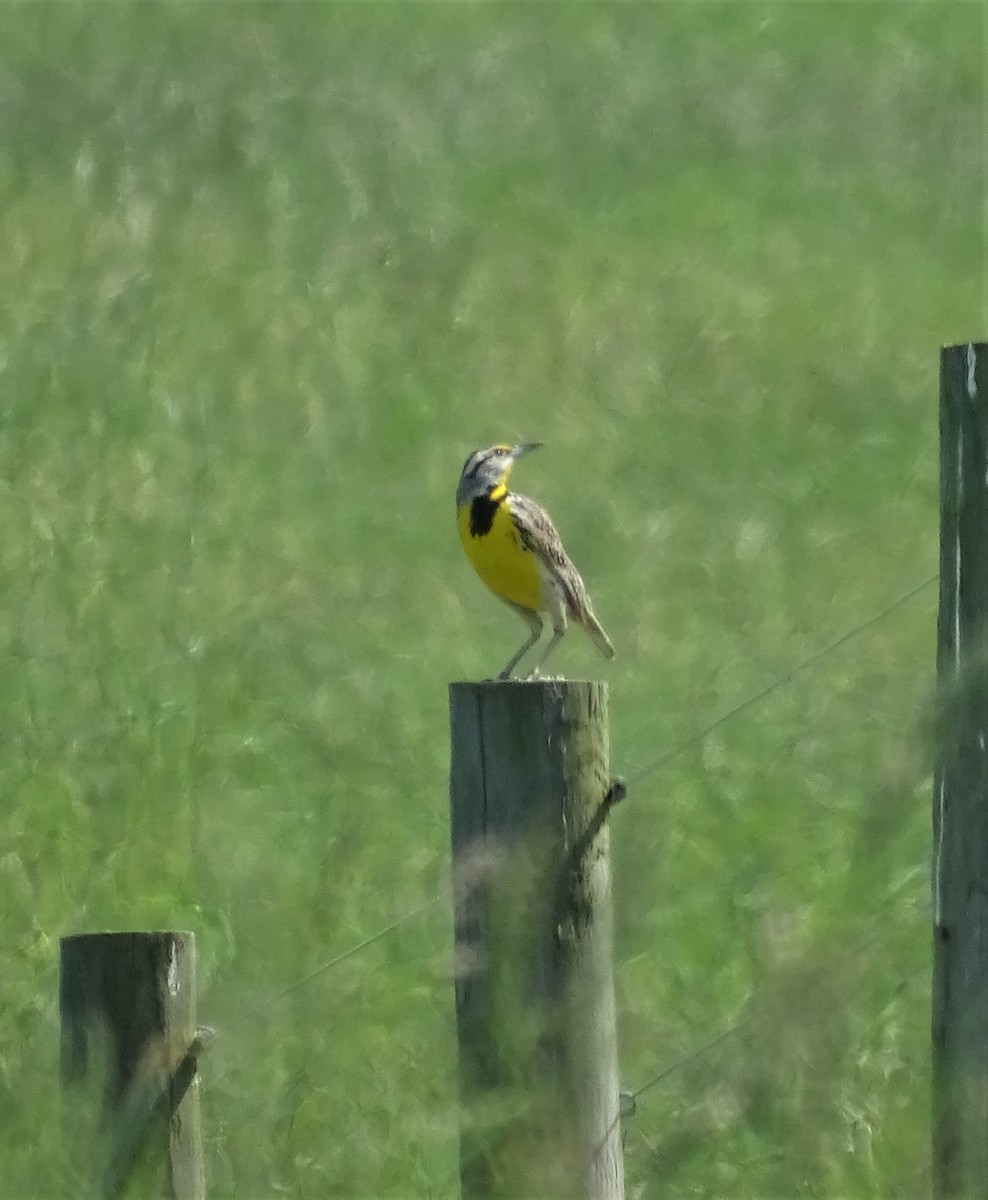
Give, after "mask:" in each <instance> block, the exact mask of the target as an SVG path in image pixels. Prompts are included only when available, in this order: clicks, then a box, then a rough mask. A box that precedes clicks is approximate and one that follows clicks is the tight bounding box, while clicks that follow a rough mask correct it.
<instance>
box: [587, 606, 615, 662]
mask: <svg viewBox="0 0 988 1200" xmlns="http://www.w3.org/2000/svg"><path fill="white" fill-rule="evenodd" d="M580 624H581V625H582V626H583V628H584V629H585V630H586V631H587V633H588V634H589V635H590V640H591V641H592V642H593V644H594V645H595V646H596V647H597V649H598V650H599V651H600V652H601V654H603V656H604V657H605V658H613V657H614V644H613V642H612V641H611V639H610V638H609V637H608V636H607V634H606V633H605V632H604V627H603V625H601V623H600V622H599V621H598V620H597V618H596V617H595V616H594V615H593V611H592V610H591V609H590V608H588V609H587V610H586V612H585V613H583V614H581V617H580Z"/></svg>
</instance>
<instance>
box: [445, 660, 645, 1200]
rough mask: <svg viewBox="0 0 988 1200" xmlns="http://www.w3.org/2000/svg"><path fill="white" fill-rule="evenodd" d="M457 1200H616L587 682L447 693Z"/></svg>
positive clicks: (594, 711)
mask: <svg viewBox="0 0 988 1200" xmlns="http://www.w3.org/2000/svg"><path fill="white" fill-rule="evenodd" d="M450 719H451V733H452V756H451V767H450V795H451V805H452V840H453V871H454V890H455V906H456V1015H457V1029H458V1036H459V1053H460V1091H461V1131H460V1178H461V1187H462V1195H463V1200H489V1198H491V1197H502V1198H504V1200H518V1197H534V1196H538V1197H539V1198H540V1200H549V1198H551V1197H566V1198H567V1200H571V1198H575V1197H584V1198H586V1200H621V1198H622V1197H623V1195H624V1168H623V1162H622V1155H621V1130H620V1126H619V1117H618V1079H617V1038H616V1033H615V1012H614V985H613V976H612V961H611V957H612V913H611V894H610V865H609V858H608V832H607V828H606V817H607V814H608V811H609V809H610V807H611V805H612V803H613V802H614V800H616V799H619V798H620V797H621V795H623V791H619V790H618V787H617V786H614V787H612V786H611V784H610V778H609V774H608V744H607V689H606V685H605V684H602V683H586V682H562V681H549V680H540V681H535V682H513V681H507V682H494V683H454V684H452V685H451V687H450Z"/></svg>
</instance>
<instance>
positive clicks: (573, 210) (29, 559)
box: [0, 3, 988, 1200]
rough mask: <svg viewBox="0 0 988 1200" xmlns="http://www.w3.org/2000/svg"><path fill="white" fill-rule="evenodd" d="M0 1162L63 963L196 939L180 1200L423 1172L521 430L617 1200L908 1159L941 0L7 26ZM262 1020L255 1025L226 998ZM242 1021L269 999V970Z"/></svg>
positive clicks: (42, 1041) (919, 1118) (864, 1181)
mask: <svg viewBox="0 0 988 1200" xmlns="http://www.w3.org/2000/svg"><path fill="white" fill-rule="evenodd" d="M0 44H2V45H3V47H4V49H3V55H2V60H0V114H2V116H0V121H2V136H0V306H2V309H3V313H2V320H0V504H2V511H3V536H2V538H0V587H2V603H0V654H2V662H3V676H2V677H3V686H2V688H0V736H2V739H3V753H2V755H0V795H2V815H0V912H2V914H3V928H4V965H3V971H2V973H0V1012H2V1014H3V1018H2V1020H0V1179H2V1184H0V1194H2V1195H3V1196H4V1197H10V1198H11V1200H19V1198H21V1197H23V1198H24V1200H27V1198H28V1197H51V1196H53V1195H61V1194H69V1193H70V1192H71V1193H72V1194H76V1192H75V1191H74V1189H73V1188H72V1187H71V1186H70V1185H69V1184H68V1183H67V1181H66V1180H65V1179H64V1178H63V1177H62V1176H61V1175H60V1174H59V1172H60V1170H61V1167H60V1165H59V1157H58V1154H57V1153H56V1152H55V1147H56V1144H57V1138H56V1122H55V1121H54V1118H53V1113H54V1108H53V1104H54V1100H53V1096H54V1094H55V1090H56V1089H55V1080H56V1078H57V1009H56V990H57V951H58V938H59V936H60V935H62V934H64V933H68V932H75V931H80V930H85V929H99V928H155V927H171V928H190V929H194V930H195V931H196V933H197V936H198V939H199V949H200V976H201V1015H202V1018H203V1019H204V1020H207V1021H209V1022H210V1023H212V1024H214V1025H216V1026H217V1027H218V1029H219V1039H218V1042H217V1045H216V1047H215V1048H214V1049H213V1050H211V1051H210V1054H209V1057H208V1060H207V1061H206V1063H205V1065H204V1073H205V1086H204V1101H203V1104H204V1121H205V1134H206V1139H207V1150H208V1168H209V1180H210V1196H211V1197H212V1198H213V1200H218V1198H221V1197H238V1198H262V1197H274V1196H278V1195H292V1196H299V1197H303V1196H328V1195H340V1196H347V1197H379V1196H380V1197H385V1196H387V1197H449V1196H452V1195H454V1194H455V1192H456V1186H457V1176H456V1172H457V1163H456V1148H457V1133H456V1107H455V1104H456V1095H455V1084H454V1062H455V1058H454V1054H455V1045H454V1032H453V1026H452V988H451V970H452V947H451V943H452V934H451V924H450V916H449V911H448V906H447V905H446V904H445V903H444V904H442V905H438V906H434V907H433V908H431V909H430V910H429V911H428V912H427V913H424V914H423V915H422V916H421V917H420V918H418V919H417V920H414V921H412V922H409V923H408V924H407V925H405V926H404V927H403V928H402V929H401V930H400V932H396V933H395V934H393V935H391V936H389V937H386V938H383V939H381V940H379V941H377V942H375V943H374V944H373V945H372V946H370V947H368V948H367V949H366V950H365V951H363V952H362V953H360V954H359V955H356V956H354V957H352V958H350V959H348V960H346V961H345V962H343V963H341V964H340V965H339V966H338V967H336V968H334V969H332V970H331V971H328V972H326V973H325V974H323V975H322V976H321V977H319V978H318V979H317V980H313V981H312V982H311V983H310V984H309V985H307V986H305V987H302V988H300V989H298V990H296V991H294V992H292V993H290V994H289V995H287V996H285V997H283V998H282V999H280V1000H278V1001H275V1002H274V1003H272V1004H270V1005H267V1006H265V1005H264V1001H265V999H266V998H268V997H270V996H272V995H273V994H274V993H276V992H278V991H279V989H280V988H282V987H283V986H285V985H287V984H288V983H290V982H291V981H292V980H294V979H296V978H298V977H300V976H302V975H304V974H305V973H306V972H308V971H310V970H311V969H313V968H314V967H315V966H317V965H318V964H320V963H321V962H324V961H325V960H327V959H329V958H331V957H332V956H333V955H335V954H337V953H339V952H341V951H343V950H345V949H346V948H347V947H349V946H351V945H352V944H354V943H355V942H358V941H360V940H361V939H363V938H365V937H367V936H368V935H371V934H373V933H374V932H375V931H376V930H378V929H379V928H380V927H382V926H383V925H385V924H387V923H388V922H389V921H390V920H392V919H393V918H394V917H395V916H397V915H400V914H401V913H402V912H405V911H407V910H409V909H411V908H413V907H414V906H416V905H418V904H420V903H422V902H423V901H425V900H427V899H428V898H429V897H430V896H432V895H433V894H434V893H435V892H436V891H437V890H439V889H440V888H442V887H443V886H444V884H445V883H446V881H447V879H448V871H449V864H448V814H447V799H446V787H447V764H448V739H447V699H446V684H447V681H448V680H450V679H458V678H476V677H484V676H485V675H488V674H490V673H491V672H492V671H494V670H496V669H498V668H499V666H500V665H501V663H502V662H503V660H504V659H506V657H507V655H508V653H509V652H510V650H511V649H512V648H513V647H514V645H516V644H517V642H518V641H519V640H520V638H521V636H522V633H523V631H522V629H521V628H520V623H519V622H517V620H516V618H514V617H513V616H512V615H511V614H510V613H508V612H507V610H502V609H501V608H500V606H498V605H497V603H496V602H495V601H494V600H493V599H491V598H490V597H489V596H488V595H487V594H486V593H485V592H484V590H483V588H482V586H481V585H480V584H479V583H478V581H477V580H476V579H475V578H474V577H473V575H472V572H471V571H470V568H469V566H468V565H467V563H466V561H465V560H464V558H463V556H462V552H461V550H460V548H459V546H458V544H457V539H456V535H455V530H454V525H453V512H452V508H453V504H452V502H453V491H454V488H455V484H456V479H457V476H458V472H459V469H460V466H461V464H462V461H463V459H464V458H465V456H466V454H467V453H468V452H469V451H470V450H472V449H473V448H475V447H476V446H478V445H481V444H484V443H486V442H488V441H491V440H512V439H515V438H526V439H528V438H541V439H544V440H545V442H546V443H547V447H546V449H545V450H544V451H542V452H541V454H540V455H539V456H537V457H533V458H531V459H528V460H526V462H525V463H524V465H523V466H522V467H521V468H519V470H518V471H517V473H516V479H515V482H516V484H517V485H518V486H519V488H521V489H523V490H526V491H529V492H530V493H532V494H533V495H535V496H536V497H538V498H539V499H540V500H542V501H543V502H545V503H546V504H547V506H548V507H549V508H550V509H551V511H552V512H553V514H554V515H555V517H556V519H557V522H558V524H559V526H560V528H561V530H562V532H563V534H564V536H565V538H566V541H567V543H568V546H569V548H570V550H571V553H572V554H573V556H574V558H575V559H576V561H577V563H578V564H579V565H580V566H581V567H582V568H583V570H584V574H585V575H586V577H587V580H588V582H589V584H590V587H591V590H592V593H593V595H594V597H595V601H596V606H597V610H598V613H599V615H600V616H601V619H602V620H603V622H604V624H605V625H606V627H607V628H608V630H609V632H610V634H611V636H612V638H613V640H614V642H615V644H616V645H617V647H618V658H617V659H616V660H615V662H614V664H613V665H612V666H611V665H602V664H601V662H600V661H599V660H598V659H597V658H596V657H595V654H594V651H593V648H592V647H591V646H590V644H589V642H588V641H587V640H586V639H584V638H582V636H581V635H580V634H579V633H575V634H574V635H573V636H572V637H571V638H568V639H567V640H566V642H565V643H564V644H563V647H562V648H561V650H560V651H559V654H558V658H557V660H556V667H557V669H559V670H566V671H567V672H569V673H571V674H574V675H577V676H580V675H586V674H591V675H594V676H596V675H603V676H604V677H606V678H607V679H608V680H609V682H610V684H611V720H612V755H613V766H614V769H615V770H619V771H622V772H624V773H625V774H627V775H629V776H632V777H633V778H636V777H637V778H636V781H635V782H634V783H633V786H632V789H631V794H630V797H629V799H628V800H627V802H626V803H625V804H624V805H623V806H622V807H621V808H620V809H619V810H617V811H616V812H615V814H614V817H613V822H612V828H613V842H614V845H613V854H614V873H615V902H616V909H617V919H618V931H617V932H618V938H617V959H616V978H617V986H618V994H619V1008H620V1014H619V1015H620V1040H621V1054H622V1082H623V1085H624V1086H626V1087H628V1088H636V1087H638V1086H640V1085H641V1084H643V1083H645V1082H647V1081H648V1079H649V1078H651V1077H653V1076H655V1075H657V1074H658V1073H659V1072H660V1071H663V1070H664V1069H665V1068H667V1067H669V1066H670V1065H672V1064H675V1063H676V1062H677V1061H678V1060H680V1059H681V1058H683V1056H684V1055H688V1054H689V1053H690V1051H691V1050H692V1049H693V1048H695V1047H697V1046H700V1045H703V1044H704V1043H705V1042H706V1041H707V1040H709V1039H710V1038H711V1037H713V1036H714V1035H716V1034H717V1033H719V1032H720V1031H721V1030H723V1029H725V1028H728V1027H730V1026H731V1025H733V1024H734V1023H737V1022H742V1021H743V1022H744V1024H743V1026H742V1028H741V1029H740V1030H739V1031H738V1032H737V1033H735V1034H734V1035H732V1036H730V1037H728V1038H727V1039H725V1040H724V1041H723V1042H721V1043H720V1044H719V1045H718V1046H716V1047H715V1048H714V1049H712V1050H711V1051H710V1052H709V1053H707V1054H703V1055H700V1056H697V1057H695V1058H692V1059H690V1060H689V1061H688V1062H686V1063H685V1064H683V1065H682V1066H680V1067H679V1068H678V1069H676V1070H674V1071H672V1072H671V1073H670V1074H669V1075H668V1076H667V1077H666V1078H664V1079H663V1080H661V1082H659V1083H657V1084H656V1085H655V1086H654V1087H652V1088H650V1089H649V1090H648V1091H647V1092H646V1093H644V1094H643V1095H642V1096H641V1097H640V1100H639V1111H638V1114H637V1115H636V1116H635V1117H634V1119H633V1121H631V1122H630V1123H629V1124H628V1127H627V1130H626V1135H625V1153H626V1167H627V1173H628V1192H629V1196H631V1197H651V1196H656V1197H657V1196H662V1197H670V1196H675V1197H687V1196H711V1195H731V1196H735V1197H752V1198H766V1197H780V1198H781V1197H794V1196H815V1197H828V1198H834V1197H872V1196H874V1197H888V1196H893V1195H894V1196H902V1197H907V1196H914V1195H922V1194H924V1192H925V1191H926V1189H927V1187H928V1178H927V1175H928V1166H927V1161H928V1150H927V1143H928V1137H927V1110H928V1028H929V1017H928V1004H929V1002H928V990H929V970H930V964H929V951H928V944H929V906H928V890H929V889H928V873H927V860H928V842H929V836H928V827H929V807H930V805H929V780H928V775H929V760H930V746H929V744H928V738H927V737H926V734H925V730H926V729H927V728H928V716H929V700H930V692H931V685H932V672H933V646H934V605H935V592H934V589H932V588H931V589H928V590H927V591H925V592H924V593H922V594H921V595H920V596H919V597H917V598H916V599H915V600H914V601H912V602H910V603H909V604H908V605H905V606H903V607H902V608H901V609H900V610H898V611H896V612H895V613H893V614H891V615H889V617H888V618H886V619H885V620H883V621H882V622H881V623H880V624H878V625H877V626H876V627H875V628H874V629H872V630H870V631H869V632H868V633H867V634H864V635H862V636H861V637H860V638H859V639H857V640H856V641H854V642H853V643H850V644H848V645H847V646H846V647H844V648H842V649H840V650H839V651H837V652H835V653H834V654H832V655H830V656H828V657H827V658H826V659H824V660H823V661H822V662H821V663H819V664H818V665H816V666H814V667H813V668H812V669H811V670H808V671H806V672H805V673H802V674H800V675H799V676H798V677H796V678H795V679H794V680H793V681H792V682H791V683H789V684H787V685H786V686H784V687H782V688H780V689H778V690H776V691H775V692H773V693H772V694H771V696H769V697H768V698H766V700H765V701H764V702H762V703H760V704H758V705H756V706H753V707H752V708H750V709H748V710H747V711H745V712H744V713H743V714H741V715H739V716H738V717H737V718H736V719H734V720H732V721H730V722H728V723H726V724H725V725H723V726H722V727H721V728H719V729H718V730H717V731H716V732H715V733H713V734H712V735H710V736H709V737H707V738H706V739H704V740H703V741H702V742H700V743H698V744H695V745H693V746H692V747H691V748H690V749H688V750H686V751H685V752H683V753H682V754H680V755H679V756H678V757H676V758H675V759H673V760H672V761H671V762H670V763H669V764H668V765H666V766H665V767H664V768H663V769H662V770H661V771H657V772H656V771H653V772H651V773H648V774H640V773H641V772H642V771H643V769H644V768H645V767H647V766H648V764H650V763H652V762H654V761H655V760H656V759H658V758H659V757H660V756H662V755H663V754H665V752H666V751H667V750H669V749H670V748H672V747H675V746H676V745H677V744H679V743H680V742H681V741H683V740H685V739H687V738H689V736H690V735H691V734H692V733H693V732H694V731H696V730H697V729H698V728H700V727H702V726H704V725H705V724H706V723H707V722H709V721H710V720H711V719H712V718H713V717H715V716H717V715H718V714H720V713H722V712H723V711H725V710H726V709H728V708H730V707H731V706H732V705H733V704H735V703H736V702H737V701H739V700H741V699H743V698H744V697H746V696H747V695H749V694H751V693H753V692H756V691H758V690H759V689H760V688H762V687H764V686H765V685H766V684H767V683H769V682H770V681H771V680H772V679H773V678H775V677H776V676H778V675H779V674H781V673H784V672H785V671H786V670H788V668H789V667H790V666H791V665H792V664H793V663H795V662H798V661H800V660H801V659H802V658H804V657H805V656H806V655H808V654H809V653H811V652H812V651H813V650H815V649H817V648H818V647H820V646H822V645H825V644H826V643H828V642H829V641H830V640H832V639H833V638H835V637H837V636H839V635H840V634H841V633H842V632H844V631H845V630H846V629H848V628H850V627H852V626H854V625H855V624H856V623H857V622H859V621H860V620H863V619H865V618H867V617H869V616H871V615H872V614H873V613H874V612H877V611H878V610H880V609H881V608H882V607H883V606H884V605H885V604H886V603H887V602H888V601H889V600H890V599H892V598H893V597H895V596H896V595H897V594H899V593H900V592H902V591H904V590H905V589H907V588H908V587H909V586H910V585H912V584H913V583H914V582H917V581H919V580H922V579H924V578H926V577H927V576H930V575H932V574H933V573H934V571H935V570H936V504H937V501H936V461H937V430H936V392H937V359H938V347H939V346H940V344H941V343H944V342H956V341H963V340H966V339H969V338H972V337H979V336H980V337H983V336H985V333H986V303H988V299H986V285H985V236H984V226H983V218H984V213H985V207H984V205H985V179H986V176H985V138H986V121H985V83H984V67H985V51H986V44H985V35H984V25H983V15H982V10H981V8H980V7H979V6H977V5H963V4H950V5H940V4H919V5H906V4H896V3H886V4H853V3H843V4H796V3H786V4H782V3H779V4H773V5H765V4H747V3H746V4H732V5H720V4H704V5H698V4H654V5H652V4H649V5H636V4H628V5H616V4H606V5H604V4H597V5H595V4H566V5H563V4H560V5H552V4H536V3H525V4H522V3H515V4H500V3H498V4H493V3H492V4H481V5H467V4H463V5H453V4H397V3H376V4H362V5H357V4H343V3H322V4H312V5H310V4H303V3H291V4H280V5H276V4H268V5H252V4H237V5H225V6H223V5H192V4H189V5H182V6H179V5H170V6H158V5H153V4H146V5H145V4H142V5H137V4H123V3H120V4H109V3H107V4H99V5H97V4H82V3H59V4H50V5H48V4H32V5H30V6H28V5H16V6H8V7H6V8H4V9H3V10H2V11H0ZM258 1005H260V1006H261V1007H260V1008H258V1007H256V1006H258ZM252 1006H254V1007H252Z"/></svg>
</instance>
